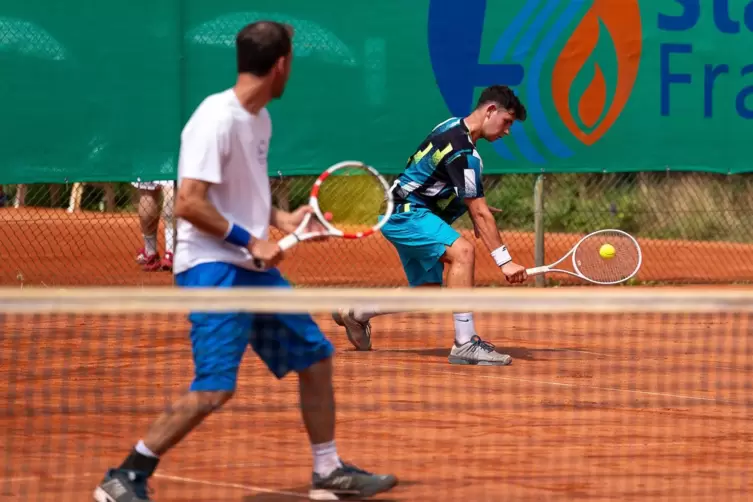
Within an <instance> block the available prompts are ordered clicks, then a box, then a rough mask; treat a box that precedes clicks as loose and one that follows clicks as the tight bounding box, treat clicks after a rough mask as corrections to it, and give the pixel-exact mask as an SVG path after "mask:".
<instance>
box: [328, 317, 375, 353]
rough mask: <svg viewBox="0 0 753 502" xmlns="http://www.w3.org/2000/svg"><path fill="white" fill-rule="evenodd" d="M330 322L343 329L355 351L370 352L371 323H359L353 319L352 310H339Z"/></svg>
mask: <svg viewBox="0 0 753 502" xmlns="http://www.w3.org/2000/svg"><path fill="white" fill-rule="evenodd" d="M332 320H333V321H335V323H337V325H338V326H342V327H344V328H345V334H346V335H348V340H350V343H352V344H353V346H354V347H355V348H356V350H371V323H370V322H369V321H366V322H361V321H359V320H358V319H356V318H355V317H353V311H352V310H346V309H340V310H338V311H337V312H335V313H333V314H332Z"/></svg>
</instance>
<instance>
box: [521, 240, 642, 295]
mask: <svg viewBox="0 0 753 502" xmlns="http://www.w3.org/2000/svg"><path fill="white" fill-rule="evenodd" d="M570 256H572V265H573V270H572V271H571V270H565V269H562V268H556V267H557V266H558V265H559V264H560V263H562V262H564V261H565V260H566V259H567V258H568V257H570ZM641 262H642V255H641V247H640V246H639V245H638V241H636V240H635V239H634V238H633V236H631V235H630V234H628V233H626V232H623V231H622V230H613V229H608V230H598V231H596V232H592V233H590V234H588V235H586V236H585V237H583V238H582V239H581V240H579V241H578V242H577V243H576V244H575V246H573V248H572V249H571V250H570V251H568V252H567V254H566V255H565V256H563V257H562V258H560V259H559V260H557V261H556V262H554V263H552V264H551V265H544V266H542V267H534V268H529V269H527V270H526V273H527V274H528V275H529V276H533V275H539V274H546V273H550V272H558V273H561V274H568V275H572V276H575V277H578V278H580V279H584V280H586V281H588V282H592V283H594V284H604V285H606V284H619V283H621V282H625V281H627V280H628V279H630V278H631V277H633V276H634V275H635V274H637V273H638V269H640V268H641Z"/></svg>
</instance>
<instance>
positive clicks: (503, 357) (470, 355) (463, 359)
mask: <svg viewBox="0 0 753 502" xmlns="http://www.w3.org/2000/svg"><path fill="white" fill-rule="evenodd" d="M448 359H449V360H450V364H472V365H478V366H507V365H508V364H510V363H512V357H510V356H508V355H507V354H500V353H499V352H496V351H495V350H494V345H492V344H491V343H489V342H485V341H483V340H482V339H481V338H480V337H479V336H478V335H473V338H471V341H469V342H466V343H464V344H463V345H458V344H457V342H456V343H454V344H452V350H451V351H450V357H449V358H448Z"/></svg>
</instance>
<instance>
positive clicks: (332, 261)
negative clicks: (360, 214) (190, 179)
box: [0, 172, 753, 287]
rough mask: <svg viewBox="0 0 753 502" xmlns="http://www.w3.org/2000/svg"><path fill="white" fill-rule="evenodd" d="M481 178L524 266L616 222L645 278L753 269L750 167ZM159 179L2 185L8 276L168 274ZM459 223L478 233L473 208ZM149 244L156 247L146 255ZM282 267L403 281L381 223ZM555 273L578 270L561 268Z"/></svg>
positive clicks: (292, 183) (290, 272)
mask: <svg viewBox="0 0 753 502" xmlns="http://www.w3.org/2000/svg"><path fill="white" fill-rule="evenodd" d="M313 180H314V178H313V177H308V176H301V177H277V178H273V179H272V181H271V184H272V190H273V193H274V198H275V201H276V203H277V204H278V206H280V207H282V208H285V209H294V208H296V207H298V206H300V205H302V204H305V203H306V202H307V199H308V194H309V190H310V187H311V183H312V182H313ZM485 187H486V196H487V200H488V202H489V204H490V205H491V206H494V207H496V208H499V209H501V210H502V211H501V212H500V213H495V218H496V219H497V223H498V226H499V228H500V229H501V230H502V232H503V234H502V235H503V239H504V241H505V242H506V243H507V245H508V247H509V248H510V250H511V253H512V255H513V257H514V258H515V259H516V260H517V261H519V262H520V263H522V264H524V265H526V266H532V265H534V264H537V265H538V264H545V263H550V262H552V261H554V260H556V259H558V258H559V257H560V256H562V255H563V254H564V253H565V252H567V251H568V250H569V249H570V247H571V246H572V245H573V244H574V243H575V242H577V240H578V239H579V238H580V237H582V236H583V235H584V234H586V233H588V232H590V231H594V230H598V229H602V228H618V229H621V230H625V231H627V232H630V233H631V234H633V235H635V236H636V237H638V239H639V242H640V244H641V246H642V249H643V252H644V264H643V267H642V269H641V271H640V273H639V274H638V276H637V277H636V278H635V282H636V283H643V284H646V283H649V284H653V283H670V284H678V283H680V284H704V283H705V284H708V283H721V284H724V283H747V282H750V281H753V229H752V228H751V225H750V224H749V223H748V222H749V220H750V217H751V216H752V215H753V182H752V181H751V179H750V177H749V176H747V175H730V176H725V175H716V174H707V173H676V172H667V173H622V174H546V175H524V174H509V175H503V176H487V177H486V178H485ZM157 188H158V189H157V190H139V189H138V188H137V187H136V186H134V185H133V184H131V183H107V184H91V183H89V184H80V183H71V184H67V185H55V184H52V185H46V184H34V185H11V186H4V187H2V193H0V204H1V205H2V208H0V214H2V218H1V220H2V229H1V230H0V237H1V238H2V240H1V241H0V253H2V256H3V266H2V272H0V284H2V285H4V286H9V285H18V286H24V285H34V286H45V285H46V286H67V285H113V286H114V285H159V284H172V281H173V278H172V274H171V273H170V267H169V265H170V263H169V258H170V256H169V253H170V252H171V251H172V247H173V242H174V240H175V233H174V232H175V227H174V219H173V218H172V206H173V204H172V202H173V198H174V191H173V187H172V183H169V184H167V185H165V186H158V187H157ZM357 200H358V199H357V197H354V199H353V203H354V204H357ZM456 227H458V228H460V229H462V230H463V232H464V233H465V234H466V235H467V237H468V238H469V239H472V240H473V239H474V237H473V234H472V225H471V223H470V220H469V219H468V217H467V216H464V217H463V218H461V219H460V220H459V221H458V222H457V223H456ZM145 235H146V236H147V237H146V238H145ZM273 236H274V237H280V234H279V233H277V232H273ZM476 243H477V251H478V252H477V269H476V281H477V283H478V284H480V285H485V286H501V285H504V281H503V279H502V277H501V275H500V274H499V272H498V270H497V269H496V267H495V266H494V263H493V262H492V260H491V257H490V256H489V254H488V252H487V251H486V250H485V249H484V247H483V244H481V242H480V241H478V240H476ZM145 248H153V249H152V250H151V251H153V253H154V254H158V255H159V258H158V259H157V260H156V261H155V260H154V259H152V260H151V261H149V257H148V256H147V257H145V256H144V255H145V254H146V255H148V254H150V253H148V252H145ZM281 268H282V270H283V272H284V273H285V274H286V275H287V276H288V277H289V278H290V280H291V281H292V282H294V283H295V284H298V285H301V286H369V287H391V286H404V285H406V281H405V277H404V275H403V271H402V268H401V266H400V262H399V259H398V256H397V254H396V252H395V251H394V249H392V247H391V246H390V244H389V243H388V242H387V241H385V239H384V238H383V237H382V236H381V235H377V236H372V237H369V238H367V239H364V240H361V241H356V242H354V241H347V242H346V241H343V240H338V239H331V240H329V241H326V242H307V243H304V244H301V245H299V246H297V247H296V248H295V249H294V250H292V251H291V253H290V256H289V257H288V258H287V259H286V260H285V262H284V263H283V265H282V267H281ZM542 279H543V278H542ZM545 281H546V284H549V285H557V284H563V283H572V282H573V281H572V280H571V279H568V278H567V277H561V276H553V275H552V276H550V277H547V278H546V279H545ZM544 284H545V283H544V282H543V281H542V282H539V285H544Z"/></svg>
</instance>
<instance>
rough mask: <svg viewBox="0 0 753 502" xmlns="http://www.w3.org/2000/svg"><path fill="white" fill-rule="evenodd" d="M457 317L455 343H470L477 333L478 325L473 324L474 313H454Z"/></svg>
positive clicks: (455, 317) (454, 316)
mask: <svg viewBox="0 0 753 502" xmlns="http://www.w3.org/2000/svg"><path fill="white" fill-rule="evenodd" d="M452 317H453V318H454V319H455V343H457V344H458V345H463V344H464V343H468V342H470V341H471V338H473V335H475V334H476V326H475V325H474V324H473V314H472V313H471V312H463V313H459V314H453V315H452Z"/></svg>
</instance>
